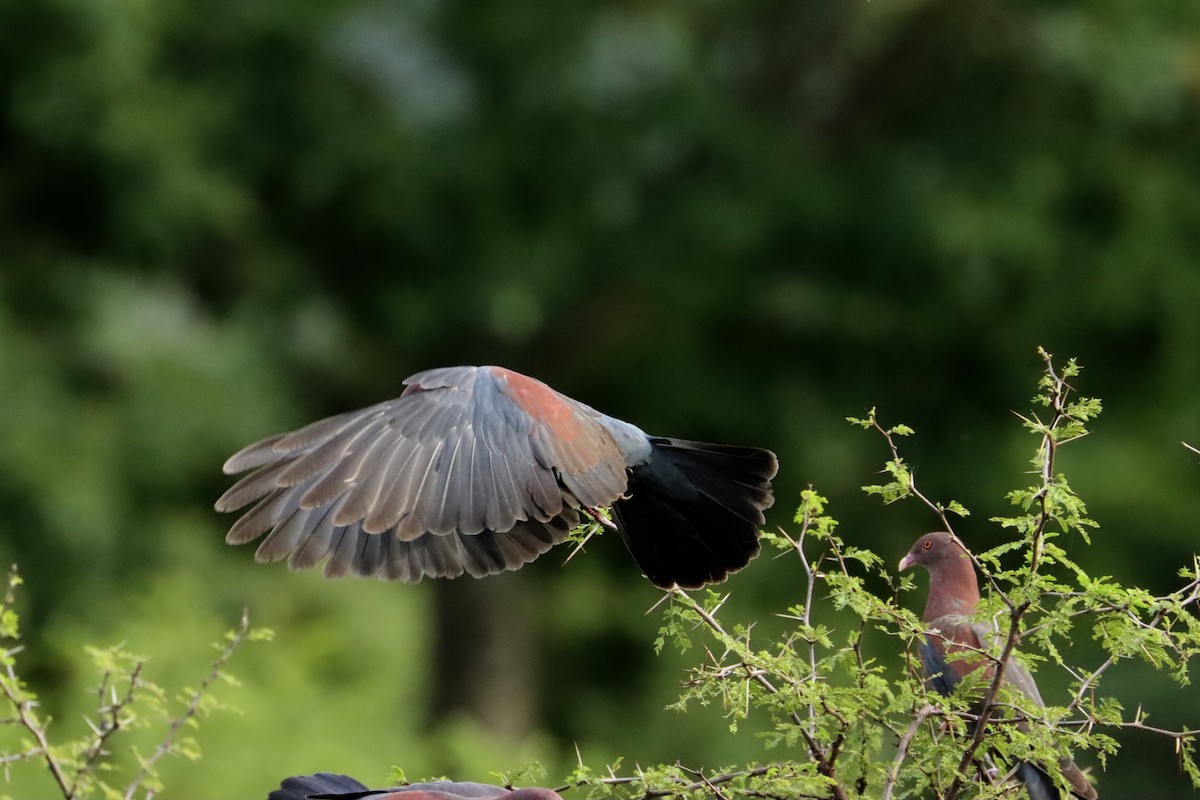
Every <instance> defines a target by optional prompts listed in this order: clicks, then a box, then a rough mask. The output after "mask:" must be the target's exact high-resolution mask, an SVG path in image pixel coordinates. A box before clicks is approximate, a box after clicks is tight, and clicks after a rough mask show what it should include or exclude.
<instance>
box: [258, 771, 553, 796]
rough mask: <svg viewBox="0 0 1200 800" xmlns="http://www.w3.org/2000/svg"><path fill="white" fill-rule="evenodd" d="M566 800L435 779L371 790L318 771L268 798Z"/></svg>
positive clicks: (288, 781)
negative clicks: (427, 781)
mask: <svg viewBox="0 0 1200 800" xmlns="http://www.w3.org/2000/svg"><path fill="white" fill-rule="evenodd" d="M363 797H370V798H372V800H562V797H561V796H560V795H559V794H558V793H557V792H555V791H554V790H552V789H543V788H541V787H529V788H525V789H506V788H504V787H503V786H492V785H490V784H486V783H469V782H456V781H431V782H429V783H411V784H408V785H407V786H396V787H393V788H391V789H368V788H367V786H366V784H364V783H361V782H359V781H357V780H355V779H354V778H351V777H349V776H347V775H336V774H334V773H331V772H318V773H317V774H315V775H298V776H296V777H292V778H285V779H284V780H283V781H282V782H281V783H280V784H279V788H278V789H276V790H275V791H273V792H271V793H270V794H269V795H267V800H358V798H363Z"/></svg>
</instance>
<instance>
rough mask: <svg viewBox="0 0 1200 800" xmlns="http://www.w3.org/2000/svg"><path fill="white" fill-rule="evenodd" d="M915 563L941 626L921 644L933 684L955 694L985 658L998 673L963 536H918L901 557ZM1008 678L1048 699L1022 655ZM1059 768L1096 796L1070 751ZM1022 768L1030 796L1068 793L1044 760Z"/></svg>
mask: <svg viewBox="0 0 1200 800" xmlns="http://www.w3.org/2000/svg"><path fill="white" fill-rule="evenodd" d="M913 566H920V567H924V568H925V569H926V570H927V571H928V572H929V595H928V598H927V599H926V602H925V613H924V614H922V616H921V621H922V622H924V623H925V627H926V628H927V629H928V630H930V631H933V630H936V631H937V632H938V633H937V634H933V633H930V634H927V635H926V637H925V641H924V642H923V643H922V644H921V646H920V654H921V666H922V667H923V669H924V672H925V677H926V680H927V681H928V684H929V685H930V686H931V687H932V688H933V689H934V690H935V691H937V692H938V693H939V694H942V695H946V696H949V695H950V694H951V693H952V692H953V691H954V688H955V687H956V686H958V684H959V683H960V682H961V681H962V679H963V678H964V677H965V676H966V675H967V674H969V673H971V672H973V671H975V670H977V669H980V668H981V667H984V665H985V664H988V666H987V670H988V672H987V673H986V674H988V675H991V674H993V672H992V671H993V670H994V666H993V665H991V664H990V663H988V660H987V658H986V657H985V656H983V655H980V651H983V652H989V651H990V650H991V647H990V645H991V644H992V643H993V642H994V641H995V636H996V631H995V630H994V629H993V628H991V627H990V626H988V625H986V624H984V623H982V622H978V621H976V620H975V614H976V611H977V609H978V605H979V580H978V578H977V576H976V574H975V566H974V564H973V563H972V562H971V559H970V557H969V555H968V554H967V550H966V548H965V547H964V546H963V544H962V542H960V541H959V540H958V538H957V537H955V536H954V535H953V534H950V533H946V532H938V533H927V534H925V535H924V536H922V537H921V538H920V539H917V541H916V543H915V544H913V546H912V548H911V549H910V550H909V551H908V554H907V555H905V556H904V558H902V559H901V560H900V571H901V572H903V571H904V570H906V569H908V568H910V567H913ZM972 653H974V654H975V655H974V656H972V655H971V654H972ZM949 654H957V657H954V658H950V659H948V658H947V655H949ZM1003 680H1004V682H1005V683H1007V684H1009V685H1010V686H1011V687H1012V688H1014V689H1016V690H1017V691H1019V692H1021V693H1022V694H1024V695H1025V696H1026V697H1028V698H1029V699H1030V700H1032V701H1033V702H1034V703H1035V704H1036V705H1038V706H1044V705H1045V703H1044V702H1043V701H1042V695H1041V693H1040V692H1039V691H1038V688H1037V684H1036V683H1034V680H1033V675H1031V674H1030V672H1029V670H1027V669H1026V668H1025V667H1024V666H1023V665H1021V664H1020V663H1019V662H1018V661H1017V660H1016V659H1010V660H1009V661H1008V663H1007V665H1006V666H1005V668H1004V677H1003ZM1057 768H1058V771H1059V772H1060V773H1062V776H1063V778H1065V779H1066V782H1067V784H1068V785H1069V786H1070V789H1071V795H1072V796H1074V797H1078V798H1081V800H1096V798H1097V797H1098V795H1097V793H1096V787H1094V786H1093V785H1092V784H1091V782H1090V781H1089V780H1088V777H1087V775H1085V774H1084V773H1083V771H1082V770H1081V769H1079V767H1078V766H1077V765H1076V764H1075V762H1074V761H1072V760H1071V758H1070V756H1068V755H1065V754H1064V755H1063V756H1062V757H1061V758H1059V759H1058V764H1057ZM1016 774H1017V777H1018V778H1019V779H1020V780H1021V781H1022V782H1023V783H1024V784H1025V788H1026V790H1027V791H1028V792H1029V797H1030V800H1060V798H1061V797H1062V793H1061V792H1060V791H1059V788H1058V786H1057V784H1056V783H1055V781H1054V780H1053V779H1052V778H1051V777H1050V775H1049V774H1047V772H1046V769H1045V767H1044V765H1039V764H1032V763H1029V762H1021V763H1020V764H1018V765H1017V768H1016Z"/></svg>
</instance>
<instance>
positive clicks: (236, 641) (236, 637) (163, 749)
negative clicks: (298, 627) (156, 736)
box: [123, 609, 250, 800]
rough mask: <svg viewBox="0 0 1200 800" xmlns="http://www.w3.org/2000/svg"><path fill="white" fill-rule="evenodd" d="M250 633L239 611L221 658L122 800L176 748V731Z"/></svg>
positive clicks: (244, 613)
mask: <svg viewBox="0 0 1200 800" xmlns="http://www.w3.org/2000/svg"><path fill="white" fill-rule="evenodd" d="M249 633H250V612H249V610H248V609H242V619H241V623H240V624H239V625H238V628H237V630H236V631H234V632H233V635H232V636H230V637H229V641H228V642H227V643H226V644H225V647H223V648H222V649H221V652H220V654H219V655H218V656H217V658H216V659H215V660H214V661H213V663H212V668H211V669H210V670H209V672H208V675H206V676H205V678H204V680H203V681H201V683H200V686H199V687H198V688H197V689H196V691H194V692H192V696H191V699H190V700H189V701H188V704H187V707H186V708H185V709H184V711H183V713H181V714H180V715H179V716H177V717H175V718H174V719H172V720H171V723H170V725H169V726H168V727H167V733H166V735H165V736H163V739H162V741H161V742H159V744H158V747H156V748H155V750H154V752H153V753H151V754H150V757H149V758H147V759H146V760H144V761H143V762H142V764H141V767H140V768H139V769H138V771H137V774H136V775H134V776H133V780H131V781H130V782H129V785H128V786H127V787H126V788H125V794H124V796H123V797H124V800H132V798H133V795H134V794H135V793H136V792H137V790H138V788H139V787H140V786H141V785H142V783H143V782H144V781H145V780H146V778H148V777H149V776H150V775H151V773H152V772H153V771H154V766H155V765H156V764H157V763H158V762H159V760H161V759H162V757H163V756H165V755H167V753H170V752H171V750H172V748H173V747H174V746H175V739H176V737H177V736H178V735H179V731H180V730H181V729H182V728H183V726H184V725H186V724H187V722H188V720H190V719H192V718H193V717H195V716H196V715H197V714H198V713H199V711H200V704H201V703H202V702H203V701H204V698H205V697H206V696H207V695H208V690H209V687H211V686H212V684H213V683H214V682H215V681H216V680H217V678H219V677H220V675H221V670H222V669H223V668H224V666H225V664H226V662H228V661H229V659H230V658H232V657H233V654H234V651H236V650H237V649H238V647H239V646H240V645H241V644H242V642H243V641H244V640H245V638H246V636H247V635H248V634H249Z"/></svg>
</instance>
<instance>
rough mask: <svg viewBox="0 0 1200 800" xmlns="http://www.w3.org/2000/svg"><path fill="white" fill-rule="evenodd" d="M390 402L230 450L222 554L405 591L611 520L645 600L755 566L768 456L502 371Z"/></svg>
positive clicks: (445, 375) (767, 496)
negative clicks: (652, 430) (639, 574)
mask: <svg viewBox="0 0 1200 800" xmlns="http://www.w3.org/2000/svg"><path fill="white" fill-rule="evenodd" d="M404 383H405V384H406V388H405V390H404V392H403V393H402V394H401V395H400V397H398V398H396V399H395V400H388V401H387V402H384V403H380V404H378V405H374V406H371V407H369V408H364V409H361V410H359V411H351V412H348V413H345V414H341V415H339V416H335V417H330V418H328V419H324V420H321V421H319V422H314V423H312V424H311V425H308V426H306V427H303V428H301V429H299V430H297V431H293V432H291V433H283V434H278V435H276V436H271V437H269V438H267V439H264V440H262V441H259V442H256V443H254V444H252V445H250V446H248V447H246V448H243V449H242V450H240V451H239V452H237V453H235V454H234V455H233V456H231V457H230V458H229V460H228V461H226V462H225V467H224V470H225V472H226V473H227V474H234V473H238V472H245V471H247V470H250V473H249V474H248V475H246V476H244V477H242V478H241V479H240V480H238V481H237V483H235V484H234V485H233V486H232V487H231V488H230V489H229V490H228V491H226V492H225V494H223V495H222V496H221V498H220V499H219V500H217V503H216V508H217V510H218V511H236V510H238V509H241V508H244V507H246V506H248V505H251V504H254V505H253V507H252V508H250V510H248V511H246V512H245V513H244V514H243V515H242V516H241V518H240V519H238V520H237V522H235V523H234V524H233V527H232V528H230V530H229V533H228V535H227V536H226V537H225V541H227V542H228V543H230V544H244V543H246V542H250V541H253V540H254V539H257V538H258V537H259V536H262V535H263V534H267V535H266V538H265V539H264V540H263V542H262V543H261V544H260V545H259V547H258V550H257V552H256V553H255V557H256V558H257V559H258V560H259V561H276V560H279V559H283V558H286V559H287V560H288V564H289V566H291V567H292V568H293V569H302V568H306V567H312V566H315V565H317V564H319V563H321V562H322V561H324V562H325V575H326V576H327V577H336V576H340V575H345V574H348V573H356V574H359V575H364V576H372V575H373V576H379V577H383V578H386V579H388V580H400V581H408V582H416V581H419V580H421V579H422V578H426V577H429V578H454V577H457V576H459V575H462V574H464V573H465V574H468V575H472V576H474V577H483V576H485V575H491V574H494V573H497V572H502V571H504V570H514V569H519V568H520V567H521V566H522V565H524V564H527V563H529V562H530V561H533V560H534V559H535V558H537V557H538V556H539V555H541V554H542V553H545V552H546V551H547V550H549V549H550V548H551V547H553V546H554V545H556V544H558V543H560V542H562V541H564V540H565V539H566V538H567V534H568V533H570V531H571V530H572V529H573V528H575V527H576V526H577V525H578V524H579V521H580V514H581V512H583V513H585V514H586V513H590V514H592V515H596V514H598V509H602V508H611V509H612V520H613V523H614V524H615V527H616V530H617V533H618V534H619V535H620V537H621V539H622V540H623V541H624V542H625V545H626V547H627V548H628V549H629V552H630V554H632V556H633V558H634V560H635V561H636V562H637V564H638V566H639V567H641V569H642V571H643V572H644V573H645V574H646V577H648V578H649V579H650V580H651V581H652V582H653V583H654V584H655V585H657V586H660V587H663V588H670V587H672V586H681V587H684V588H697V587H700V586H703V585H704V584H707V583H713V582H717V581H721V580H724V579H725V577H726V576H727V575H728V574H729V573H731V572H735V571H736V570H739V569H741V568H742V567H744V566H746V564H748V563H749V562H750V560H751V559H752V558H754V556H756V555H757V554H758V552H759V542H758V529H759V526H761V525H762V524H763V522H764V517H763V511H764V510H765V509H767V508H769V507H770V505H771V504H772V502H773V501H774V497H773V495H772V491H771V480H772V478H774V477H775V472H776V470H777V469H778V462H777V460H776V458H775V454H774V453H772V452H771V451H769V450H763V449H761V448H757V447H739V446H735V445H721V444H709V443H705V442H693V441H688V440H685V439H671V438H666V437H660V436H649V435H647V434H646V433H645V432H643V431H642V430H641V429H640V428H638V427H636V426H635V425H631V424H630V423H628V422H622V421H621V420H619V419H615V418H613V417H610V416H608V415H606V414H601V413H600V412H598V411H596V410H594V409H592V408H590V407H588V406H586V405H584V404H583V403H580V402H579V401H577V400H572V399H571V398H569V397H567V396H565V395H562V394H559V393H558V392H556V391H555V390H553V389H551V388H550V387H549V386H547V385H546V384H544V383H542V382H541V381H537V380H534V379H533V378H530V377H527V376H525V375H521V374H520V373H517V372H513V371H512V370H509V369H504V368H503V367H446V368H443V369H433V370H428V371H426V372H420V373H417V374H416V375H413V376H411V377H409V378H408V379H406V380H405V381H404Z"/></svg>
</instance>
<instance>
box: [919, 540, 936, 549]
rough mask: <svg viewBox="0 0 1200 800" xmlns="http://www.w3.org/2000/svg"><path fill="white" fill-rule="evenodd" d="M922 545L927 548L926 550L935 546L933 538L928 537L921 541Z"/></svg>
mask: <svg viewBox="0 0 1200 800" xmlns="http://www.w3.org/2000/svg"><path fill="white" fill-rule="evenodd" d="M921 547H923V548H925V549H926V550H928V549H929V548H931V547H933V540H932V539H926V540H925V541H924V542H922V543H921Z"/></svg>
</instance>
